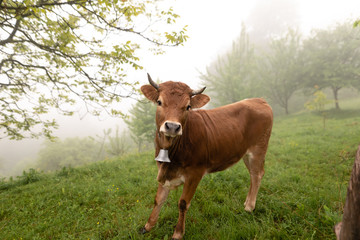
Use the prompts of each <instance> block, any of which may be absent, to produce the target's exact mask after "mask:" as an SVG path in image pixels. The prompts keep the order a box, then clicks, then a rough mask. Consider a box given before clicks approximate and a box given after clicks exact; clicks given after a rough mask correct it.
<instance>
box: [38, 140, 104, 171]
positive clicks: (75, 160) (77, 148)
mask: <svg viewBox="0 0 360 240" xmlns="http://www.w3.org/2000/svg"><path fill="white" fill-rule="evenodd" d="M98 153H99V145H98V144H97V143H96V142H95V141H94V140H93V139H91V138H88V137H87V138H77V137H76V138H66V139H65V140H57V141H55V142H51V141H46V142H45V143H44V148H42V149H41V150H40V151H39V153H38V159H37V166H38V168H39V169H41V170H46V171H52V170H57V169H60V168H62V167H69V166H71V167H75V166H81V165H84V164H87V163H91V162H95V161H99V160H103V159H99V158H98V157H99V155H98Z"/></svg>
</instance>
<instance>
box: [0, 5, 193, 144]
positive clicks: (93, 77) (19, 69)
mask: <svg viewBox="0 0 360 240" xmlns="http://www.w3.org/2000/svg"><path fill="white" fill-rule="evenodd" d="M177 18H179V16H178V15H177V14H176V13H174V12H173V9H172V8H169V9H166V8H163V7H161V6H158V3H157V2H156V1H155V2H154V1H109V0H96V1H88V0H77V1H35V0H25V1H14V0H10V1H0V19H2V20H1V21H2V24H1V26H0V31H1V32H3V33H4V34H2V35H1V36H0V48H1V51H0V59H1V60H0V79H1V81H0V100H1V102H0V104H1V105H0V107H1V108H0V112H1V113H2V117H1V118H0V139H1V138H4V137H10V138H15V139H21V138H23V137H27V136H29V135H26V134H25V132H24V131H32V129H34V128H35V126H39V127H40V128H41V129H43V132H44V134H46V135H47V136H50V135H51V128H52V125H51V124H48V123H47V122H45V121H43V120H42V118H40V115H42V114H45V113H46V112H47V111H48V108H50V107H55V108H58V109H59V110H60V111H61V112H63V114H65V115H71V114H72V113H73V112H74V111H75V110H76V109H79V108H80V107H79V104H80V103H83V105H82V107H84V108H86V109H87V111H88V112H91V113H93V114H97V115H99V114H102V113H103V112H109V113H111V114H113V115H118V116H123V113H122V112H121V111H120V110H119V108H118V109H116V108H114V107H113V105H112V104H113V103H115V102H116V103H117V102H119V101H120V99H121V98H124V97H129V96H130V95H131V94H132V93H134V92H136V87H137V86H136V85H137V83H136V82H132V81H131V80H129V79H127V78H126V72H127V71H129V70H130V69H135V70H138V69H142V66H141V64H140V59H139V56H138V55H137V51H138V50H139V49H140V48H141V47H142V46H143V44H145V45H149V44H148V43H150V46H149V50H150V51H153V49H154V48H156V50H155V52H154V53H155V54H159V53H162V52H163V51H162V50H161V47H162V46H177V45H179V44H182V43H183V42H185V41H186V40H187V36H186V26H185V27H183V28H180V30H178V31H177V30H175V29H172V26H173V24H174V23H176V21H175V19H177ZM163 26H166V27H167V28H166V30H163V31H159V29H164V28H163ZM168 32H170V33H168ZM6 33H7V34H6ZM114 39H115V40H114ZM39 96H41V97H39ZM34 99H39V101H38V102H36V101H34ZM19 101H20V102H24V103H28V104H22V105H17V102H19ZM9 109H10V110H11V111H12V112H11V111H10V110H9ZM14 109H16V111H19V112H17V113H16V114H17V115H16V116H13V114H14V112H15V110H14ZM21 122H27V124H28V125H27V126H28V127H26V128H24V127H23V126H22V125H21ZM10 126H11V127H10ZM16 126H18V127H19V129H16ZM37 129H39V128H37ZM34 135H35V136H39V135H41V131H40V132H38V133H34V134H33V133H31V134H30V136H34Z"/></svg>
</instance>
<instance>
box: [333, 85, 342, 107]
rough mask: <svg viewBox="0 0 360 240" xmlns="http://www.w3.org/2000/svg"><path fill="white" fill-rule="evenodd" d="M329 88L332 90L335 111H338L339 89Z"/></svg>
mask: <svg viewBox="0 0 360 240" xmlns="http://www.w3.org/2000/svg"><path fill="white" fill-rule="evenodd" d="M331 88H332V90H333V94H334V100H335V108H336V110H339V109H340V106H339V99H338V93H339V90H340V89H341V88H339V87H331Z"/></svg>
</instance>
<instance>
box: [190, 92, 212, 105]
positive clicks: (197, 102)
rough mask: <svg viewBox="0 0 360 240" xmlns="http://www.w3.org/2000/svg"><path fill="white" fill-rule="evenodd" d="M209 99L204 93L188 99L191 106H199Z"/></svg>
mask: <svg viewBox="0 0 360 240" xmlns="http://www.w3.org/2000/svg"><path fill="white" fill-rule="evenodd" d="M209 101H210V97H209V96H208V95H205V94H197V95H195V96H193V97H192V98H191V100H190V105H191V107H192V108H201V107H202V106H204V105H205V104H207V103H208V102H209Z"/></svg>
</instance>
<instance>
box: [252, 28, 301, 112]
mask: <svg viewBox="0 0 360 240" xmlns="http://www.w3.org/2000/svg"><path fill="white" fill-rule="evenodd" d="M303 66H304V61H303V57H302V47H301V36H300V34H299V33H298V31H296V30H293V29H289V31H288V32H287V33H286V34H285V36H283V37H281V38H278V39H273V40H272V41H271V43H270V45H269V50H268V53H267V55H266V57H265V58H264V60H263V61H262V62H261V63H260V66H259V74H260V76H261V81H262V86H263V87H264V90H265V91H266V95H267V96H268V97H269V98H270V99H271V100H272V102H274V103H276V104H278V105H279V106H281V107H282V108H284V110H285V113H286V114H289V100H290V98H291V96H292V95H293V93H294V92H295V91H296V90H298V89H299V88H300V86H301V85H300V83H301V82H302V81H303V79H304V72H303V69H302V68H303Z"/></svg>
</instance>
